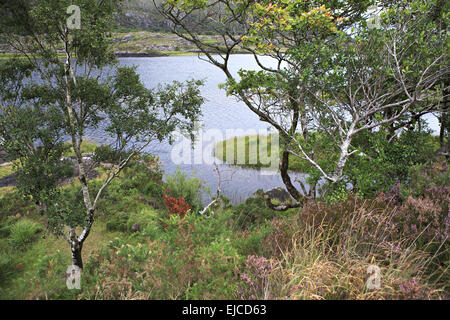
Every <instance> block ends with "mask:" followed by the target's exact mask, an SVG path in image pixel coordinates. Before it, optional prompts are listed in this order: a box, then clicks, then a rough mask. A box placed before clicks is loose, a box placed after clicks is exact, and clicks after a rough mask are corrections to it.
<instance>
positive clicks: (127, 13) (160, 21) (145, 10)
mask: <svg viewBox="0 0 450 320" xmlns="http://www.w3.org/2000/svg"><path fill="white" fill-rule="evenodd" d="M162 2H163V0H155V3H156V5H160V4H161V3H162ZM155 3H154V2H153V0H128V1H125V3H124V7H123V10H122V14H121V15H120V16H119V17H118V23H119V31H142V30H145V31H153V32H170V28H169V26H168V21H167V20H166V19H165V18H164V17H163V16H162V15H161V14H160V13H159V12H158V10H157V9H156V7H155ZM197 18H198V17H196V16H193V17H192V18H191V21H192V22H194V21H195V20H196V19H197ZM187 23H188V24H189V21H187ZM201 33H203V34H215V32H214V28H213V26H212V25H211V27H210V28H208V27H206V28H205V29H204V30H201Z"/></svg>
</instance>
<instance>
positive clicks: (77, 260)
mask: <svg viewBox="0 0 450 320" xmlns="http://www.w3.org/2000/svg"><path fill="white" fill-rule="evenodd" d="M70 246H71V250H72V265H74V266H77V267H78V268H80V269H83V259H82V257H81V250H82V249H83V243H82V242H79V241H72V242H71V244H70Z"/></svg>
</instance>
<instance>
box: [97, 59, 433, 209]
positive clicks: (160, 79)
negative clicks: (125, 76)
mask: <svg viewBox="0 0 450 320" xmlns="http://www.w3.org/2000/svg"><path fill="white" fill-rule="evenodd" d="M119 61H120V64H121V65H128V66H132V65H134V66H136V67H137V72H138V73H139V75H140V77H141V80H142V81H143V83H144V84H145V86H146V87H147V88H154V87H156V86H157V85H158V84H159V83H161V84H168V83H171V82H172V81H175V80H177V81H185V80H190V79H203V80H205V85H204V86H203V87H202V88H201V93H202V96H203V97H204V98H205V100H206V101H205V104H204V105H203V107H202V110H203V117H202V128H203V129H202V131H203V132H215V133H216V136H220V135H223V138H224V139H225V138H226V133H227V130H231V129H234V130H237V129H240V130H241V132H238V131H235V133H234V134H232V135H233V136H242V135H245V134H246V133H245V132H246V131H247V130H249V129H253V130H255V131H259V130H267V129H269V127H270V126H269V125H268V124H266V123H264V122H262V121H260V120H259V119H258V117H257V116H256V115H255V114H254V113H253V112H251V111H250V110H249V109H248V108H247V107H246V106H245V104H244V103H242V102H238V101H237V100H236V99H235V98H233V97H227V96H226V94H225V91H224V90H221V89H219V84H220V83H223V82H224V81H225V75H224V73H223V72H222V70H220V69H218V68H217V67H215V66H213V65H211V64H209V63H208V62H206V61H203V60H201V59H199V58H198V57H197V56H181V57H155V58H120V59H119ZM267 61H268V60H267ZM229 65H230V67H231V71H232V72H233V73H234V74H236V73H237V71H238V70H239V69H240V68H245V69H254V70H257V69H258V67H257V65H256V63H255V62H254V60H253V57H252V56H251V55H233V56H232V57H231V60H230V64H229ZM428 120H429V121H428V122H429V124H430V126H431V128H433V130H434V131H435V132H437V130H438V128H439V126H438V122H437V119H436V118H435V117H433V116H431V115H430V116H429V117H428ZM211 130H214V131H211ZM95 136H96V137H97V140H98V141H97V142H99V143H104V142H106V140H107V137H105V136H103V134H102V132H96V134H95ZM227 138H229V137H227ZM176 145H178V146H179V141H178V144H177V143H175V144H174V145H172V146H171V145H169V144H168V143H164V142H163V143H153V144H151V145H150V146H149V147H148V149H147V150H146V151H147V152H149V153H151V154H155V155H157V156H159V158H160V161H161V162H162V163H163V167H162V168H163V170H164V171H165V173H166V174H172V173H173V172H175V171H176V170H177V168H178V167H180V169H181V171H182V172H184V173H186V174H187V175H195V176H196V177H198V178H199V179H200V180H201V181H203V182H204V184H205V186H207V187H208V188H209V189H210V190H211V192H212V193H213V194H215V191H216V189H217V183H218V180H217V175H216V173H215V171H214V168H215V167H214V165H213V162H214V161H215V160H216V161H217V162H220V161H218V160H217V159H214V157H213V155H212V145H213V143H212V142H210V143H203V145H197V146H196V147H195V148H194V150H190V152H192V154H191V156H192V161H191V162H192V163H188V164H186V163H181V164H180V162H179V161H173V150H174V149H173V148H174V146H176ZM199 154H201V155H202V158H203V159H204V160H205V159H206V161H195V159H196V158H195V157H196V156H195V155H197V156H198V155H199ZM198 159H199V157H197V160H198ZM218 167H219V170H220V172H221V176H222V184H221V191H222V194H223V195H225V196H226V197H228V198H230V200H231V201H232V203H234V204H236V203H240V202H243V201H245V199H246V198H248V197H250V196H252V195H253V193H254V192H255V191H256V190H258V189H264V190H269V189H272V188H275V187H283V186H284V184H283V182H282V180H281V177H280V175H279V174H277V173H276V172H273V171H270V172H268V170H261V171H260V170H253V169H243V168H238V167H235V166H230V165H227V164H218ZM291 176H292V178H295V177H297V178H301V177H302V175H301V174H291ZM208 200H209V196H208V195H207V194H205V195H204V201H205V202H206V201H208Z"/></svg>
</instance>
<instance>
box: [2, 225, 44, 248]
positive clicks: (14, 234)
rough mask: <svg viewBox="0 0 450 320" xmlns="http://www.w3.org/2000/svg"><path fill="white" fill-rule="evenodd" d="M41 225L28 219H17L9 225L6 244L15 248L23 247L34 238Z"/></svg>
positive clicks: (40, 229)
mask: <svg viewBox="0 0 450 320" xmlns="http://www.w3.org/2000/svg"><path fill="white" fill-rule="evenodd" d="M40 231H42V227H41V226H40V225H39V224H37V223H35V222H33V221H31V220H28V219H22V220H19V221H18V222H17V223H15V224H14V225H12V226H11V228H10V235H9V236H8V244H9V245H10V246H11V247H13V248H15V249H24V248H25V247H26V246H27V245H28V244H30V243H32V242H33V241H34V240H35V239H36V234H37V233H38V232H40Z"/></svg>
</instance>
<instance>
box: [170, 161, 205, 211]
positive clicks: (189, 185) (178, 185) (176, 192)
mask: <svg viewBox="0 0 450 320" xmlns="http://www.w3.org/2000/svg"><path fill="white" fill-rule="evenodd" d="M166 189H167V192H168V194H169V195H170V196H171V197H176V198H184V200H185V201H186V202H187V203H188V204H189V205H190V206H191V207H192V210H193V212H197V211H198V210H199V209H200V208H201V197H202V183H201V182H200V180H198V179H197V178H196V177H191V178H187V177H186V174H184V173H181V169H180V168H178V169H177V170H176V171H175V173H174V174H173V175H167V176H166Z"/></svg>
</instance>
